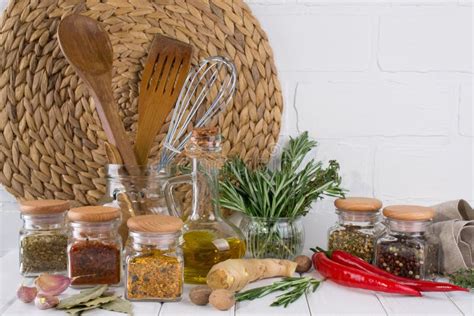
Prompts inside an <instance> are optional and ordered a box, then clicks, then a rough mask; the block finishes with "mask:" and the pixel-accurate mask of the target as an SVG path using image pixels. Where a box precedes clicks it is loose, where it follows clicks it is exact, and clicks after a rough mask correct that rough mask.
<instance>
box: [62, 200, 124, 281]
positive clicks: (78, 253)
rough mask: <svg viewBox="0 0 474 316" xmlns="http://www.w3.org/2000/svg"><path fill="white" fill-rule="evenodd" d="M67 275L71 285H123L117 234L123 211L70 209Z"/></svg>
mask: <svg viewBox="0 0 474 316" xmlns="http://www.w3.org/2000/svg"><path fill="white" fill-rule="evenodd" d="M68 218H69V221H70V222H69V225H70V227H71V230H70V236H69V240H68V274H69V277H70V278H72V282H71V285H72V287H76V288H79V287H91V286H96V285H100V284H108V285H120V282H121V275H122V260H121V258H122V239H121V238H120V235H119V234H118V225H119V224H120V210H119V209H118V208H113V207H105V206H84V207H78V208H73V209H71V210H70V211H69V212H68Z"/></svg>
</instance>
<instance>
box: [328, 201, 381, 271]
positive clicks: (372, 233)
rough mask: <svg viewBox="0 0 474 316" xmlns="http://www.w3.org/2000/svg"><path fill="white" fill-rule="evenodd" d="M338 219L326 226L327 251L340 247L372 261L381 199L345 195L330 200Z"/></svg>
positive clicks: (379, 227) (339, 248)
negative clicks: (333, 223) (332, 202)
mask: <svg viewBox="0 0 474 316" xmlns="http://www.w3.org/2000/svg"><path fill="white" fill-rule="evenodd" d="M334 205H335V206H336V213H337V214H338V217H339V220H338V222H337V223H336V224H335V225H334V226H332V227H331V228H330V229H329V234H328V235H329V236H328V248H329V250H330V251H331V250H337V249H338V250H343V251H346V252H348V253H350V254H352V255H354V256H357V257H359V258H361V259H364V260H365V261H367V262H373V260H374V252H375V249H374V246H375V241H376V239H377V237H378V236H379V235H380V234H381V233H382V231H383V226H382V225H380V224H378V222H379V221H378V219H379V214H380V208H382V202H381V201H379V200H377V199H374V198H364V197H348V198H345V199H337V200H336V201H335V202H334Z"/></svg>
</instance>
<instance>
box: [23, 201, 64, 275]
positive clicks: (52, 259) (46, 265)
mask: <svg viewBox="0 0 474 316" xmlns="http://www.w3.org/2000/svg"><path fill="white" fill-rule="evenodd" d="M19 203H20V211H21V218H22V219H23V227H22V229H21V230H20V241H19V243H20V247H19V248H20V273H21V274H22V275H23V276H37V275H39V274H41V273H65V272H66V269H67V252H66V250H67V229H66V224H65V217H66V216H65V214H66V211H67V210H68V209H69V202H68V201H61V200H35V201H20V202H19Z"/></svg>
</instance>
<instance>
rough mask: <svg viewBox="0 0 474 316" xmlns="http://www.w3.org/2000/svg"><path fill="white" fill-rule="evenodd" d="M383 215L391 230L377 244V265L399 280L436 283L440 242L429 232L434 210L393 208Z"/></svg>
mask: <svg viewBox="0 0 474 316" xmlns="http://www.w3.org/2000/svg"><path fill="white" fill-rule="evenodd" d="M383 214H384V216H385V217H386V219H387V226H388V230H387V232H386V233H385V234H384V235H383V236H381V237H380V238H379V239H378V240H377V244H376V253H375V263H376V265H377V266H378V267H379V268H381V269H384V270H385V271H387V272H390V273H392V274H394V275H397V276H402V277H407V278H412V279H434V278H435V276H436V273H438V269H439V240H438V238H437V237H436V236H434V235H431V234H429V233H428V231H427V229H428V227H429V225H430V224H431V220H432V219H433V216H434V209H432V208H428V207H423V206H415V205H393V206H387V207H386V208H385V209H384V211H383Z"/></svg>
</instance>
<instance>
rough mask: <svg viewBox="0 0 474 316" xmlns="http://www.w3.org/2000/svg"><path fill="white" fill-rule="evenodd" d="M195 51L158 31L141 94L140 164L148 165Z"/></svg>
mask: <svg viewBox="0 0 474 316" xmlns="http://www.w3.org/2000/svg"><path fill="white" fill-rule="evenodd" d="M191 55H192V46H191V45H189V44H186V43H183V42H181V41H178V40H175V39H172V38H169V37H166V36H163V35H160V34H156V35H155V38H154V40H153V43H152V44H151V49H150V51H149V53H148V58H147V61H146V64H145V68H144V70H143V75H142V80H141V83H140V95H139V97H138V131H137V136H136V140H135V153H136V157H137V160H138V163H139V164H140V165H146V163H147V161H148V155H149V153H150V150H151V147H152V145H153V141H154V139H155V137H156V135H157V134H158V132H159V131H160V128H161V126H163V123H164V122H165V120H166V117H167V116H168V114H169V113H170V112H171V109H172V108H173V105H174V104H175V102H176V100H177V99H178V96H179V93H180V92H181V88H182V87H183V85H184V82H185V80H186V77H187V75H188V72H189V68H190V66H191Z"/></svg>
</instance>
